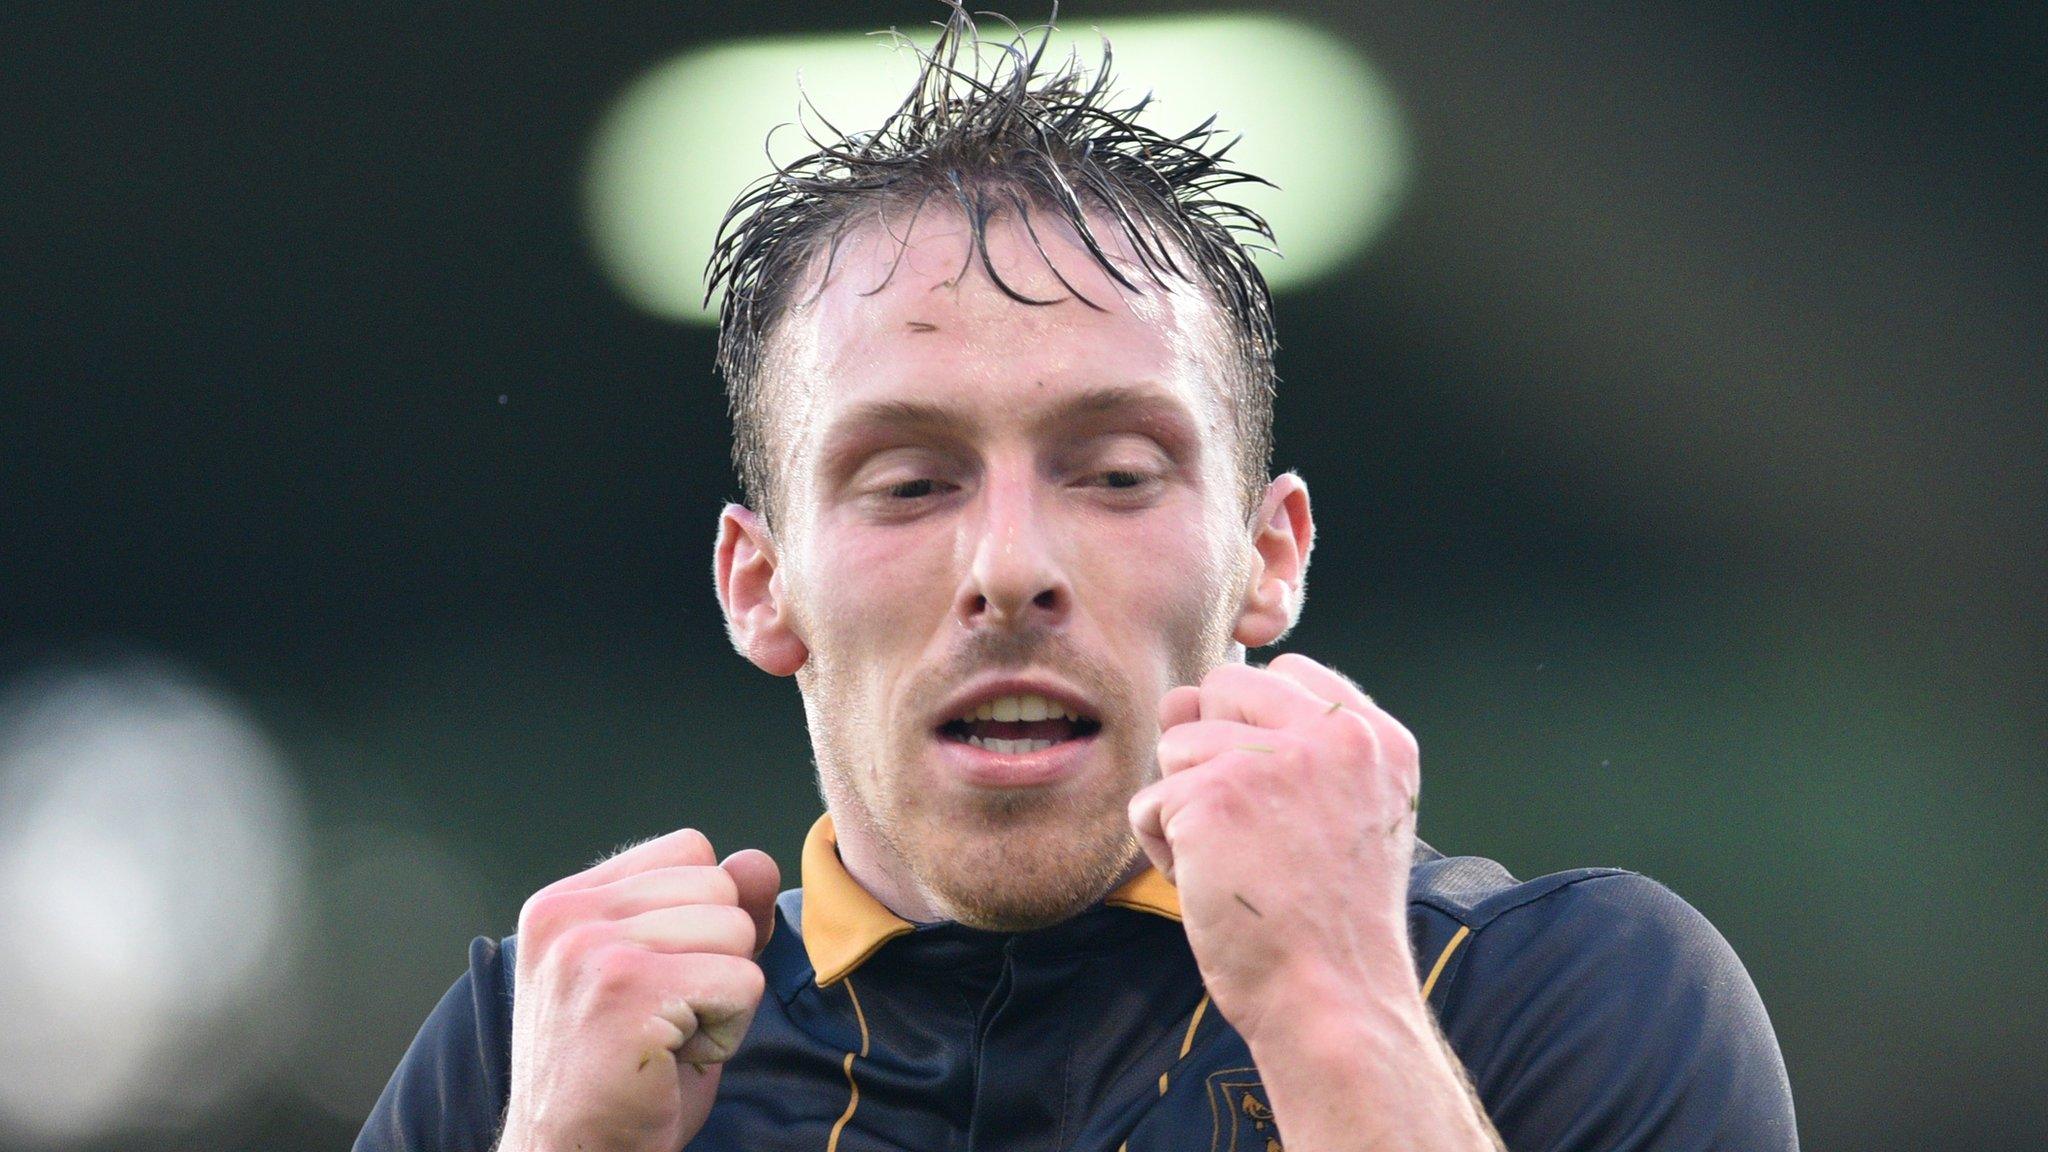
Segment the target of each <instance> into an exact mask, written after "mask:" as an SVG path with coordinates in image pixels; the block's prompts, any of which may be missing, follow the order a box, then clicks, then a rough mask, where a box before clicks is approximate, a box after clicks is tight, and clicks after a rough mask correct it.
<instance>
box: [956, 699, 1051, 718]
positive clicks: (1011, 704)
mask: <svg viewBox="0 0 2048 1152" xmlns="http://www.w3.org/2000/svg"><path fill="white" fill-rule="evenodd" d="M960 719H962V720H1054V719H1065V720H1079V719H1080V717H1079V716H1077V715H1075V714H1074V713H1072V712H1070V711H1068V710H1067V707H1066V705H1064V704H1060V703H1058V702H1057V701H1053V700H1047V699H1046V698H1045V697H1043V696H1034V695H1030V694H1026V695H1023V696H998V697H996V698H995V699H993V700H984V701H982V703H981V704H980V705H979V706H977V707H976V708H975V709H974V710H973V711H972V712H969V713H967V714H966V715H965V716H962V717H960Z"/></svg>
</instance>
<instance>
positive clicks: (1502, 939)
mask: <svg viewBox="0 0 2048 1152" xmlns="http://www.w3.org/2000/svg"><path fill="white" fill-rule="evenodd" d="M1467 948H1468V949H1469V952H1468V954H1467V955H1465V956H1464V957H1462V958H1461V960H1460V962H1459V964H1458V965H1457V970H1456V972H1455V976H1454V979H1453V981H1452V982H1451V987H1450V988H1448V989H1447V990H1446V991H1445V994H1444V996H1443V998H1442V999H1441V1001H1440V1003H1441V1008H1442V1019H1443V1022H1444V1028H1445V1034H1446V1036H1447V1037H1448V1038H1449V1040H1450V1042H1451V1047H1452V1049H1453V1050H1454V1051H1456V1052H1457V1053H1458V1056H1459V1058H1460V1059H1461V1060H1463V1061H1464V1063H1465V1066H1466V1068H1467V1069H1468V1070H1469V1071H1470V1072H1471V1075H1472V1080H1473V1084H1474V1086H1475V1087H1476V1088H1477V1090H1478V1092H1479V1097H1480V1099H1481V1101H1482V1102H1483V1103H1484V1104H1485V1106H1486V1110H1487V1113H1488V1114H1489V1115H1490V1116H1491V1117H1492V1118H1493V1122H1494V1126H1495V1127H1496V1128H1497V1129H1498V1130H1499V1131H1500V1134H1501V1138H1502V1139H1503V1140H1504V1141H1505V1142H1506V1144H1507V1146H1508V1147H1509V1148H1511V1149H1513V1150H1514V1152H1609V1150H1612V1152H1621V1150H1628V1152H1706V1150H1708V1149H1716V1150H1719V1149H1727V1150H1731V1152H1732V1150H1738V1149H1739V1150H1742V1152H1797V1149H1798V1147H1799V1136H1798V1132H1797V1130H1796V1128H1795V1127H1794V1124H1793V1115H1792V1092H1791V1086H1790V1084H1789V1082H1788V1081H1787V1079H1786V1076H1785V1064H1784V1060H1783V1058H1782V1057H1781V1056H1780V1055H1779V1052H1778V1042H1777V1037H1776V1035H1775V1034H1774V1033H1773V1032H1772V1030H1771V1022H1770V1018H1769V1017H1768V1016H1767V1015H1766V1014H1765V1012H1764V1006H1763V1001H1762V999H1761V998H1760V997H1759V996H1758V995H1757V990H1756V986H1755V984H1754V983H1752V982H1751V981H1750V978H1749V973H1748V972H1747V971H1745V970H1744V969H1743V967H1742V962H1741V961H1740V960H1739V959H1737V958H1736V955H1735V952H1734V950H1733V949H1731V948H1730V947H1729V946H1728V942H1727V941H1726V940H1724V939H1723V938H1722V936H1721V934H1720V933H1719V932H1717V931H1715V929H1714V926H1713V925H1712V924H1709V923H1708V922H1707V920H1706V918H1705V917H1703V916H1701V915H1700V914H1699V913H1698V912H1697V911H1695V910H1694V909H1693V908H1692V906H1691V905H1689V904H1687V903H1686V902H1685V901H1684V900H1681V899H1680V898H1679V897H1678V896H1677V895H1675V894H1673V893H1672V892H1671V891H1670V890H1669V889H1667V888H1665V887H1663V886H1662V885H1659V884H1657V883H1655V882H1654V881H1651V880H1648V879H1646V878H1644V877H1642V876H1638V875H1634V874H1631V873H1606V874H1602V875H1595V876H1589V877H1587V878H1585V879H1582V880H1578V881H1576V882H1573V883H1570V884H1566V885H1562V886H1559V887H1557V888H1555V889H1552V890H1550V891H1548V892H1547V893H1545V894H1544V895H1542V896H1540V897H1539V898H1537V899H1534V900H1531V901H1529V902H1527V903H1524V904H1519V905H1516V906H1513V907H1510V908H1508V909H1507V910H1505V911H1502V912H1500V913H1498V914H1497V915H1495V916H1493V917H1492V918H1491V919H1490V920H1488V921H1486V922H1485V923H1484V924H1483V925H1482V926H1481V927H1479V928H1478V929H1477V930H1475V931H1474V932H1473V933H1472V936H1471V939H1470V941H1469V943H1468V944H1467Z"/></svg>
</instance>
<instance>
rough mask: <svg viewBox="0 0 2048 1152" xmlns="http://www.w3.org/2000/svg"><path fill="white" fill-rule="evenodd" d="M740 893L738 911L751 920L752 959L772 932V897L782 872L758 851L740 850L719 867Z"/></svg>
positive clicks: (780, 882)
mask: <svg viewBox="0 0 2048 1152" xmlns="http://www.w3.org/2000/svg"><path fill="white" fill-rule="evenodd" d="M719 867H720V868H723V869H725V871H726V874H727V875H729V876H731V877H732V882H733V886H734V887H736V888H738V889H739V892H740V907H741V908H744V909H746V911H747V915H749V916H752V917H753V918H754V955H756V956H759V955H760V954H761V949H763V948H766V947H767V946H768V937H769V936H771V935H773V934H774V932H775V894H776V893H777V892H778V891H780V890H781V889H782V869H780V868H778V867H776V865H775V858H774V857H773V856H770V855H768V854H767V853H766V852H763V851H761V850H760V849H759V848H742V849H740V850H739V851H738V852H735V853H733V854H732V855H730V856H727V857H726V858H725V861H724V862H723V863H721V864H720V865H719Z"/></svg>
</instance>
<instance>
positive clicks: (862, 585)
mask: <svg viewBox="0 0 2048 1152" xmlns="http://www.w3.org/2000/svg"><path fill="white" fill-rule="evenodd" d="M950 542H951V537H950V536H949V535H943V534H940V533H935V532H928V531H919V530H916V529H906V528H901V527H898V528H890V529H876V528H861V529H853V530H848V531H842V532H838V533H834V534H832V535H831V536H830V537H828V538H827V539H825V540H822V541H821V544H822V545H823V547H821V548H818V549H817V550H816V551H815V552H814V554H813V562H812V563H811V564H810V565H807V566H806V567H807V573H806V575H807V576H808V578H809V579H808V583H809V584H810V586H811V587H810V593H811V594H810V595H809V596H807V597H806V599H807V600H808V601H809V602H810V604H811V605H812V609H813V618H814V620H815V621H816V622H817V623H818V624H820V625H822V626H823V627H824V628H825V630H827V631H828V632H829V633H830V639H831V640H836V641H838V642H839V643H840V644H842V645H847V646H848V647H849V649H850V650H851V651H854V652H856V653H868V654H872V653H874V652H876V651H877V650H879V649H880V648H882V647H886V646H890V645H901V644H908V643H915V642H917V641H919V640H920V639H921V638H922V637H923V636H925V635H926V634H928V633H929V631H930V630H929V629H928V628H925V629H918V628H915V627H913V625H916V624H919V623H920V622H925V621H928V620H929V619H931V618H934V617H936V616H941V615H943V614H944V613H945V611H946V609H947V606H948V605H949V604H950V603H951V592H952V587H953V585H952V582H951V580H950V579H949V572H950V562H951V551H950ZM817 639H821V640H822V639H827V638H826V637H822V636H821V637H818V638H817ZM814 646H815V645H814Z"/></svg>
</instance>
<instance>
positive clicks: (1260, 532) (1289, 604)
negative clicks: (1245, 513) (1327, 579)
mask: <svg viewBox="0 0 2048 1152" xmlns="http://www.w3.org/2000/svg"><path fill="white" fill-rule="evenodd" d="M1315 534H1316V529H1315V519H1314V517H1313V516H1312V515H1311V514H1310V511H1309V502H1308V483H1307V482H1306V481H1304V480H1303V479H1302V478H1301V477H1299V476H1297V475H1295V474H1294V473H1292V472H1287V473H1283V474H1282V475H1280V476H1277V477H1275V478H1274V480H1273V482H1272V483H1271V484H1268V485H1267V486H1266V495H1265V498H1264V499H1263V500H1261V501H1260V502H1259V519H1258V521H1257V526H1256V527H1255V528H1254V529H1253V531H1252V539H1251V546H1252V553H1253V558H1252V572H1251V578H1250V579H1249V580H1247V581H1246V583H1245V596H1244V603H1243V605H1242V606H1241V607H1240V609H1239V612H1238V617H1237V627H1236V628H1235V629H1234V630H1233V632H1232V638H1233V639H1235V640H1236V641H1237V642H1238V643H1239V644H1242V645H1244V646H1245V647H1246V648H1263V647H1265V646H1266V645H1268V644H1272V643H1275V642H1277V641H1278V640H1279V639H1280V638H1281V637H1282V636H1285V635H1287V633H1288V632H1289V630H1291V629H1292V628H1293V627H1294V624H1295V621H1296V620H1298V619H1300V618H1301V604H1302V597H1303V595H1304V593H1305V592H1306V591H1307V586H1308V557H1309V552H1310V550H1311V549H1312V548H1314V546H1315Z"/></svg>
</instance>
